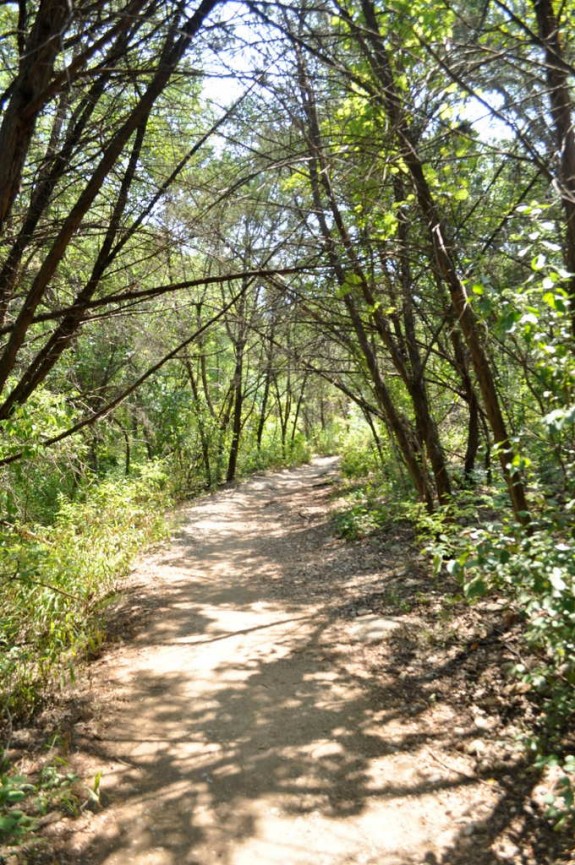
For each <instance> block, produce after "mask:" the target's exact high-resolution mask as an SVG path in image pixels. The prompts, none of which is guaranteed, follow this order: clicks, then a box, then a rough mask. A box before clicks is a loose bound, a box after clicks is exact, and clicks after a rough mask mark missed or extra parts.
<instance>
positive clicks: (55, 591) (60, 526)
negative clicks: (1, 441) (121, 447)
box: [0, 464, 169, 714]
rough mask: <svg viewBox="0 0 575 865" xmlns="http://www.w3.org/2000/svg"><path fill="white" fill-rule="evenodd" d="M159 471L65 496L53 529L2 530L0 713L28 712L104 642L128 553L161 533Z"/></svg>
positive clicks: (163, 484) (164, 499)
mask: <svg viewBox="0 0 575 865" xmlns="http://www.w3.org/2000/svg"><path fill="white" fill-rule="evenodd" d="M166 488H167V479H166V476H165V474H164V473H163V471H162V468H161V467H160V466H158V465H156V464H150V465H147V466H145V467H143V468H142V469H141V471H140V474H139V477H137V478H133V479H121V480H111V479H108V480H105V481H103V482H101V483H94V484H93V485H91V486H89V487H88V488H87V489H86V490H84V492H83V495H82V499H81V500H80V501H75V502H72V501H70V500H69V499H66V498H64V497H62V498H61V500H60V504H59V508H58V511H57V514H56V517H55V520H54V523H53V525H51V526H48V527H46V526H37V525H25V524H22V523H17V522H14V523H13V524H10V523H8V522H5V523H4V524H3V527H2V531H1V538H0V541H1V546H0V579H1V581H2V592H1V595H0V707H4V709H8V710H9V711H10V712H11V713H12V714H14V713H16V714H25V713H27V712H29V711H30V710H31V709H33V708H34V706H35V705H36V704H37V702H38V700H39V699H40V698H41V696H42V693H43V690H44V688H45V686H47V685H48V684H52V685H53V684H54V682H55V681H57V680H58V679H59V678H60V676H61V674H62V671H63V670H68V671H69V673H70V675H73V668H74V663H75V660H76V659H77V657H78V656H81V655H83V654H85V653H86V652H88V651H94V650H95V649H96V648H97V646H98V644H99V642H100V640H101V633H100V626H99V623H98V607H99V605H100V603H101V602H102V600H103V599H104V598H105V597H106V595H108V594H109V593H110V592H111V591H112V590H113V589H114V587H115V585H116V582H117V580H118V579H119V578H120V577H122V576H124V575H125V574H126V572H127V570H128V568H129V565H130V563H131V561H132V560H133V558H134V555H135V554H136V552H137V551H138V550H140V549H141V548H142V547H143V546H144V545H145V544H147V543H149V542H151V541H153V540H155V539H157V538H159V537H161V536H162V535H163V534H164V532H165V531H166V525H165V520H164V517H163V513H164V510H165V508H166V507H167V505H168V504H169V499H168V496H167V493H166Z"/></svg>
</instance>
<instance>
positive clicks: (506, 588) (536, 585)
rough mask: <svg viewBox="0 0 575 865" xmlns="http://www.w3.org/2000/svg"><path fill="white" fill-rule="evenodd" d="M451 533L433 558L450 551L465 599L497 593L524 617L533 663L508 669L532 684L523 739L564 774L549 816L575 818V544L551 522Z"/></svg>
mask: <svg viewBox="0 0 575 865" xmlns="http://www.w3.org/2000/svg"><path fill="white" fill-rule="evenodd" d="M452 528H453V527H452ZM447 533H448V534H445V533H444V534H442V535H441V536H438V538H439V539H438V541H437V545H436V550H435V551H436V556H439V557H440V556H441V554H442V553H443V557H444V558H445V550H446V549H448V550H449V551H450V556H451V558H450V560H449V562H448V564H447V569H448V571H449V572H450V573H451V574H452V575H454V576H457V577H459V579H460V580H461V582H462V584H463V589H464V593H465V595H466V597H467V598H468V599H469V600H470V601H473V600H475V599H476V598H479V597H482V596H484V595H486V594H487V593H489V592H491V591H497V592H498V593H500V594H503V595H505V596H506V597H507V598H509V599H510V600H511V601H512V603H513V606H514V608H515V609H516V610H517V612H518V613H519V614H520V615H521V616H522V618H523V620H524V625H523V639H524V641H525V645H526V648H527V649H529V652H528V661H526V662H519V663H517V664H516V665H515V666H514V668H513V670H512V671H511V672H512V674H514V675H515V676H517V677H519V678H520V679H521V680H522V681H523V682H524V683H525V684H526V685H528V686H529V688H530V691H531V693H532V695H533V698H534V700H536V701H537V704H538V705H539V706H540V710H541V714H540V718H539V721H538V723H537V725H536V726H535V728H533V729H532V730H530V731H528V732H527V733H526V737H525V744H526V746H527V747H528V749H529V750H530V751H531V753H532V754H533V759H534V762H535V763H536V764H537V765H539V766H541V767H542V766H554V767H556V768H557V769H559V770H561V771H562V777H561V780H560V782H559V785H558V787H557V790H556V792H555V793H554V794H553V796H551V797H550V803H551V805H552V807H551V811H550V813H551V815H552V816H554V817H556V818H557V819H558V820H559V821H561V822H565V821H567V820H569V819H571V818H573V817H574V816H575V809H574V789H575V788H574V786H573V774H574V771H575V764H574V763H573V758H572V756H569V755H565V753H564V748H563V742H564V736H565V731H566V730H568V729H569V727H570V725H571V724H572V721H573V718H574V717H575V541H574V540H573V538H572V537H571V536H570V535H569V534H567V533H566V532H564V531H563V530H561V529H558V528H557V525H556V524H553V523H549V522H545V523H540V524H539V525H531V526H530V527H528V528H526V527H524V526H518V525H517V524H515V523H511V522H509V523H493V524H488V525H484V526H483V527H481V528H478V527H473V528H468V529H464V530H463V531H460V532H459V533H454V532H453V530H451V532H449V528H448V529H447ZM446 539H447V541H448V543H447V545H446Z"/></svg>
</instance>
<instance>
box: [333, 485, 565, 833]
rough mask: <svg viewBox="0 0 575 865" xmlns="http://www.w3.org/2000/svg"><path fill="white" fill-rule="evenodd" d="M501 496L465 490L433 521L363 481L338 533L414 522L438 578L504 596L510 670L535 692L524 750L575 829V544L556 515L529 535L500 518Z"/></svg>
mask: <svg viewBox="0 0 575 865" xmlns="http://www.w3.org/2000/svg"><path fill="white" fill-rule="evenodd" d="M498 495H499V493H498V491H497V490H496V491H495V492H493V493H491V492H489V491H483V492H479V491H478V490H473V491H462V492H461V493H460V494H459V495H458V496H455V497H454V499H453V500H452V502H451V503H450V504H449V505H447V506H444V507H442V508H439V509H438V510H437V511H436V512H435V513H432V514H430V513H429V512H428V511H427V510H426V508H425V507H424V506H423V505H421V504H419V503H415V502H413V501H405V500H403V501H398V500H397V499H395V498H392V497H390V496H389V494H388V491H387V488H386V486H385V484H384V485H381V484H377V483H375V482H374V481H373V479H372V480H366V479H365V478H364V479H363V481H359V480H357V479H356V480H355V482H354V484H353V486H350V485H349V482H348V486H347V489H346V487H345V485H344V487H343V491H342V506H341V507H340V509H339V511H337V512H336V514H335V516H334V530H335V532H336V534H337V535H339V536H340V537H342V538H345V539H346V540H351V541H354V540H358V539H360V538H363V537H366V536H367V535H369V534H371V533H372V532H373V531H376V530H378V529H381V528H384V527H385V526H386V525H389V524H390V523H393V522H397V521H400V520H401V521H403V520H405V519H407V520H409V521H410V522H411V523H412V525H413V526H414V529H415V532H416V537H417V540H418V543H419V545H420V547H422V548H423V550H424V552H425V553H426V554H427V555H428V556H429V559H430V563H431V566H432V571H433V573H434V574H435V575H436V576H438V575H439V574H440V572H442V571H443V570H445V571H446V572H447V573H449V574H450V575H451V576H452V577H454V578H456V579H457V580H458V581H459V583H460V585H461V591H462V593H463V596H464V597H465V598H466V599H467V601H468V602H469V603H474V602H475V601H476V600H478V599H480V598H483V597H485V596H486V595H489V594H491V593H494V594H497V595H498V596H503V597H505V598H506V599H507V600H508V602H509V603H510V604H511V606H512V609H513V610H514V611H515V613H516V614H517V615H518V616H519V618H520V621H521V622H522V638H523V642H524V647H525V652H524V655H525V658H526V659H528V660H525V661H518V663H517V664H515V666H514V667H513V669H511V670H510V671H509V673H510V675H512V676H514V677H516V678H517V679H518V680H519V681H521V682H522V684H523V685H524V686H525V687H527V688H528V690H529V694H530V696H531V699H532V700H533V702H534V704H535V705H536V706H537V708H538V712H537V718H538V720H537V723H536V725H534V726H533V727H532V728H530V729H526V730H525V734H524V740H523V744H524V746H525V748H526V749H527V751H528V752H529V753H530V755H531V761H532V763H533V765H534V766H535V767H536V768H538V769H551V770H552V771H553V774H554V777H555V778H556V781H555V787H554V792H553V793H552V794H550V795H549V796H548V800H547V804H548V815H549V817H550V818H552V819H553V821H554V822H555V825H556V826H557V827H558V828H561V827H566V826H568V825H569V826H570V825H571V824H572V823H573V822H575V755H574V754H573V753H572V749H573V744H574V741H573V738H572V730H573V721H574V720H575V540H574V539H573V537H572V534H571V532H570V530H569V527H568V525H567V524H566V522H565V519H564V515H563V516H562V517H560V518H559V519H557V518H556V514H555V513H554V512H552V511H547V512H545V511H544V510H541V511H540V514H539V517H540V519H539V522H537V523H533V524H532V525H531V526H530V528H529V529H526V528H525V527H524V526H520V525H518V524H517V523H515V522H513V521H512V520H511V519H508V520H505V519H502V520H499V521H497V520H494V519H493V515H494V514H496V513H497V512H498V511H499V510H500V501H499V498H498Z"/></svg>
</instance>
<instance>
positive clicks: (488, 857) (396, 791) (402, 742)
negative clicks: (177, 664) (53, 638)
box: [60, 471, 567, 865]
mask: <svg viewBox="0 0 575 865" xmlns="http://www.w3.org/2000/svg"><path fill="white" fill-rule="evenodd" d="M303 477H304V479H305V478H309V479H310V483H313V482H314V480H315V481H316V482H317V477H318V476H317V473H314V472H313V471H309V472H308V474H307V475H304V476H303ZM301 482H302V474H301V473H300V474H299V475H298V476H297V479H296V481H295V482H294V481H293V477H292V475H290V476H289V477H287V476H286V479H285V481H283V482H282V481H281V480H280V481H279V482H277V483H276V486H273V485H270V486H269V487H267V488H266V489H265V490H262V493H263V492H266V494H268V493H269V495H270V499H269V501H271V502H272V504H269V506H268V507H264V508H262V501H259V502H254V501H253V500H252V501H251V502H250V500H249V496H247V495H244V494H242V493H241V489H240V491H237V492H234V498H235V499H236V500H237V505H238V507H241V509H242V513H243V514H244V516H246V517H249V519H251V520H253V521H254V522H255V523H257V525H254V526H253V527H252V528H250V529H248V530H246V531H245V532H244V533H243V534H242V535H241V537H238V538H237V540H236V541H235V542H234V557H235V562H236V563H237V565H234V574H233V577H232V575H229V574H225V573H222V577H223V578H229V579H228V582H225V581H224V580H222V582H218V580H216V579H214V580H213V581H210V580H209V579H206V578H205V576H204V575H203V570H205V569H208V568H212V569H213V568H214V567H216V568H218V567H219V566H220V565H222V566H223V567H224V570H225V567H226V563H227V562H229V555H230V553H229V546H228V545H229V535H228V528H229V530H230V531H231V530H232V528H233V526H232V523H233V520H230V521H227V520H226V519H225V518H224V517H223V516H222V515H219V516H218V527H219V528H218V531H212V530H210V529H209V526H208V527H207V528H206V529H205V530H204V529H202V518H203V517H202V507H204V510H205V512H206V519H207V515H208V514H209V502H208V503H207V504H206V505H205V506H203V505H200V506H199V507H198V508H197V509H195V512H196V513H197V514H199V516H198V526H199V529H198V533H197V534H195V533H194V530H193V529H186V530H185V531H183V532H182V533H181V540H180V543H179V546H178V548H177V551H176V553H175V554H174V553H173V552H171V553H170V554H168V555H167V556H164V559H163V561H158V567H159V566H160V565H161V566H162V567H166V566H168V567H169V568H173V569H174V571H175V572H179V571H182V576H181V578H180V577H179V576H175V578H174V581H173V582H172V584H171V585H170V586H169V590H167V591H166V593H165V594H164V595H163V596H162V598H161V599H159V601H158V602H157V603H156V604H155V611H154V615H153V619H151V620H150V621H149V622H148V625H147V627H146V628H145V629H140V630H139V631H138V632H137V633H135V634H134V635H133V637H132V638H131V641H130V642H131V643H132V645H136V646H138V645H146V646H150V645H151V646H154V647H159V648H163V647H167V648H168V650H170V651H172V650H177V647H178V646H182V649H184V648H185V649H186V650H187V649H189V648H190V646H192V647H197V649H198V651H199V652H204V651H208V650H209V649H210V645H211V644H219V648H220V649H221V650H222V651H223V650H224V649H225V646H226V643H227V642H228V641H229V644H230V647H229V653H228V654H226V653H225V651H224V653H223V654H222V655H221V656H219V660H218V661H217V663H216V664H215V666H213V668H211V669H210V670H208V673H205V681H203V680H202V675H204V672H203V670H202V667H201V664H199V663H198V671H197V674H195V673H194V671H193V670H192V671H190V670H189V669H186V670H180V671H178V670H174V669H172V670H171V671H168V672H163V673H161V674H156V673H154V672H153V671H152V670H145V669H144V670H139V671H138V673H137V675H136V676H135V677H134V679H133V681H131V682H130V684H129V686H128V687H127V693H126V698H127V699H128V700H129V703H130V705H131V707H132V708H133V713H134V714H135V716H136V717H135V718H134V719H133V721H132V722H131V723H128V724H127V725H126V729H125V731H124V730H122V729H121V728H120V732H119V733H118V732H116V733H115V734H112V735H110V737H109V738H105V739H103V740H102V741H97V740H91V741H90V742H89V743H85V742H83V743H82V748H83V750H84V751H86V750H89V751H90V752H91V753H92V755H94V756H95V757H96V758H98V760H99V761H101V763H102V765H106V763H109V761H110V759H111V755H112V759H113V758H114V757H115V758H117V759H118V760H119V761H120V762H121V765H122V773H121V777H119V778H118V784H117V786H116V787H115V788H114V789H112V790H110V791H109V792H108V793H107V794H106V798H105V801H104V805H103V814H104V815H105V813H106V810H107V809H108V808H110V807H111V806H120V807H122V808H124V809H125V812H126V814H130V813H131V808H132V806H134V808H135V810H134V811H133V813H134V815H135V816H134V818H133V821H131V822H130V823H129V824H122V822H121V821H119V822H118V824H117V825H115V828H112V829H108V831H107V832H106V834H104V835H100V836H99V837H97V838H95V839H94V840H93V841H92V842H91V844H90V846H89V847H88V848H87V849H84V850H83V853H82V857H81V861H82V862H86V863H92V865H108V863H109V862H110V863H114V865H115V863H116V862H118V863H119V862H122V863H124V862H125V863H130V862H135V863H138V865H139V863H144V862H146V863H147V862H149V863H152V865H205V863H206V861H208V857H209V862H210V863H211V862H221V863H222V865H231V863H232V862H233V863H234V865H235V863H236V861H237V862H240V861H241V862H243V861H244V860H241V859H236V853H237V850H238V849H241V847H242V845H243V844H245V843H246V842H248V841H249V839H252V838H255V837H256V836H257V835H258V833H259V831H260V825H261V821H262V819H263V818H264V817H266V819H268V820H270V825H271V826H272V831H271V834H270V836H269V837H267V838H266V839H265V845H266V846H265V851H266V852H265V859H261V860H260V861H259V862H254V865H272V863H276V862H277V863H278V865H280V863H281V865H297V863H299V862H300V861H301V862H308V861H311V860H308V859H307V858H305V857H306V855H307V854H308V852H309V851H307V850H306V849H305V847H302V845H301V836H297V838H290V837H288V836H287V835H286V834H285V820H286V818H292V819H295V820H297V819H298V818H299V817H301V816H303V815H307V816H308V817H312V818H313V819H314V820H317V821H318V826H319V825H321V826H322V827H324V828H323V829H322V831H325V821H326V820H329V821H332V823H331V824H330V825H331V829H330V831H331V832H333V834H334V837H335V836H337V834H338V832H339V831H340V827H341V825H342V821H345V820H347V819H348V818H350V817H354V816H357V817H361V816H362V815H365V814H366V812H367V811H368V810H369V807H370V805H372V804H373V803H374V802H376V801H386V802H387V803H389V804H390V806H393V808H395V811H393V812H392V811H391V810H390V811H389V814H393V813H394V814H395V817H394V818H393V819H391V820H390V824H389V826H388V827H386V832H387V838H388V842H386V843H387V846H386V847H385V849H383V850H382V849H379V850H377V851H373V857H372V858H365V857H364V858H362V859H359V858H358V859H355V858H354V859H351V858H349V850H348V851H347V852H346V853H345V855H344V854H341V858H339V857H337V856H336V855H335V854H334V855H333V858H329V853H326V856H325V857H324V858H321V857H320V858H318V860H317V861H318V865H323V863H330V865H344V863H351V862H352V861H353V862H354V863H355V862H358V863H359V862H360V861H361V863H362V865H408V863H416V862H417V863H421V862H425V863H428V865H496V863H501V865H509V862H510V859H509V857H508V856H501V857H500V856H498V855H496V854H495V853H494V852H493V850H492V849H491V845H492V843H493V842H494V841H495V839H496V838H497V837H498V836H499V835H500V833H501V832H502V831H503V830H504V829H505V828H506V827H507V825H508V824H509V821H510V819H515V818H514V817H510V805H511V804H513V807H514V808H515V811H513V814H514V815H517V809H520V808H521V803H522V802H524V801H525V799H526V798H527V799H528V797H529V793H530V790H531V788H532V786H533V785H534V783H535V780H536V779H534V778H533V777H532V776H527V775H526V776H523V775H521V774H520V772H521V771H522V769H523V767H522V766H521V765H520V764H518V763H516V764H514V766H513V767H512V768H511V769H510V766H509V765H508V764H505V765H501V766H496V767H493V766H491V767H489V769H485V772H484V773H483V770H477V771H475V772H469V771H467V770H466V771H460V770H458V769H457V767H455V768H452V767H443V768H441V767H437V766H436V767H435V771H430V764H429V754H430V752H431V753H433V752H435V751H443V750H445V749H447V750H449V751H451V750H453V748H454V743H455V738H456V737H455V733H454V731H453V729H452V726H451V725H445V726H444V727H439V728H437V725H436V726H435V727H434V728H433V729H430V728H429V727H427V726H426V725H425V724H423V723H419V721H420V718H419V716H420V715H423V714H424V713H425V712H426V711H427V709H428V708H429V705H430V694H431V692H432V689H433V688H434V687H436V683H437V681H438V680H439V679H441V677H449V676H450V671H449V670H448V669H444V668H442V667H441V666H439V665H435V666H434V665H433V664H430V665H429V669H428V670H427V671H426V673H425V675H421V676H414V677H411V678H410V680H409V684H408V687H405V688H404V687H403V685H402V684H400V681H399V679H395V680H393V678H392V679H387V680H386V679H385V678H382V679H381V680H380V681H378V676H377V674H376V675H374V676H373V677H372V678H366V677H365V675H362V674H361V673H360V672H357V673H355V672H353V671H352V670H350V668H349V664H347V663H346V645H345V644H344V643H342V644H338V642H337V639H336V640H335V642H334V624H337V618H336V617H337V610H336V608H335V607H334V604H339V605H341V601H342V598H343V597H344V596H345V591H346V586H347V584H348V582H349V573H348V572H347V571H343V570H342V571H341V572H339V571H337V569H335V568H334V567H333V560H332V557H331V548H329V547H327V546H325V544H327V543H328V541H329V540H330V533H329V527H328V524H327V522H326V520H325V517H323V518H321V519H320V520H316V521H315V522H314V524H313V525H304V526H302V525H301V518H300V515H299V511H298V508H299V507H300V499H301V501H305V496H306V495H307V492H306V491H305V490H304V491H303V492H301V490H300V487H301ZM262 483H265V482H263V481H262ZM294 497H295V501H294ZM263 501H264V504H265V501H266V499H265V497H264V499H263ZM262 510H263V513H264V514H266V516H265V517H262V516H261V514H262ZM236 518H237V512H236ZM278 523H279V524H280V525H278ZM286 527H287V529H289V530H287V529H286ZM268 529H269V531H268ZM202 531H205V537H204V538H203V540H202V542H201V548H200V549H201V561H197V560H196V561H194V563H193V565H191V564H190V561H191V558H192V557H193V556H194V555H195V549H194V548H195V544H196V538H197V536H198V534H201V533H202ZM274 532H276V533H277V534H276V535H274ZM271 537H273V545H272V542H271V540H270V538H271ZM322 545H324V546H323V547H322ZM303 550H307V551H314V550H315V551H316V553H317V561H315V563H314V565H313V567H314V581H315V583H316V585H315V591H314V594H313V596H312V597H310V592H309V589H308V588H306V587H305V586H303V587H301V589H300V583H299V582H298V580H299V579H300V569H301V566H302V562H301V552H302V551H303ZM357 564H358V567H359V568H361V567H362V563H361V561H358V563H357ZM370 567H371V566H370V565H369V566H368V565H366V567H365V573H369V572H370ZM381 581H382V585H385V574H384V575H382V577H381ZM266 587H267V589H268V592H267V594H266V595H264V590H265V589H266ZM414 591H417V589H414ZM306 595H307V600H306ZM288 599H289V602H288ZM294 599H295V600H294ZM319 599H321V600H323V602H324V603H325V604H327V607H328V608H329V607H330V606H331V607H332V612H331V613H330V614H328V615H319V614H318V607H317V604H318V600H319ZM278 600H281V601H282V610H283V612H282V611H280V610H279V609H278V610H275V609H273V604H274V603H275V602H277V601H278ZM262 604H263V607H264V612H266V615H267V616H270V614H271V620H269V621H268V620H267V619H266V620H262V621H258V616H259V615H260V614H261V608H262ZM266 605H267V606H266ZM270 606H271V607H272V609H271V611H270V609H269V607H270ZM244 619H245V622H244ZM226 623H227V624H226ZM253 637H258V638H259V637H261V643H257V644H255V645H254V647H253V650H252V651H251V653H249V654H248V655H247V656H246V657H244V656H242V654H241V652H237V651H236V647H237V646H238V645H241V644H239V643H237V641H238V640H241V639H243V638H246V639H247V638H253ZM234 641H236V647H235V646H234ZM392 645H393V644H392ZM392 660H393V659H392ZM401 664H402V660H401V657H398V658H397V665H398V672H399V667H400V666H401ZM191 679H193V680H194V684H193V686H192V687H191V685H190V682H191ZM434 683H435V685H434ZM115 729H116V731H117V729H118V728H117V726H116V727H115ZM150 729H152V730H161V731H162V735H158V736H149V735H148V736H146V735H141V736H139V735H138V731H139V730H150ZM470 735H471V733H470ZM418 759H419V760H420V761H421V762H420V764H418ZM510 773H511V774H512V776H513V777H512V778H511V780H510ZM482 783H483V784H485V783H488V784H489V785H490V787H489V790H490V797H491V799H490V803H491V804H490V807H489V810H488V812H486V813H483V814H482V816H481V818H480V819H479V818H478V816H477V814H475V813H470V814H468V815H467V817H468V823H474V824H475V825H474V828H473V834H466V831H467V830H466V829H465V827H459V828H458V829H456V830H455V831H453V832H452V834H451V840H450V842H449V844H447V845H444V846H443V850H444V852H443V853H442V854H441V855H439V854H437V853H435V852H433V849H432V847H431V845H430V846H429V849H428V852H427V853H426V852H425V851H426V848H425V846H423V855H422V854H421V849H422V848H421V845H420V847H419V858H413V856H412V854H410V853H407V852H405V851H406V848H408V847H409V844H408V843H406V842H409V839H406V837H405V832H406V831H408V829H409V825H410V824H409V815H410V809H411V807H412V805H411V804H410V803H413V802H414V800H415V799H420V800H422V801H429V802H431V801H432V800H433V799H434V798H436V797H437V796H440V795H443V796H447V795H448V794H449V793H450V791H453V792H455V791H457V790H460V789H462V788H468V789H469V790H470V791H473V794H472V796H471V799H470V803H471V804H472V805H473V803H474V802H475V803H476V802H478V801H480V799H481V792H480V791H481V786H482ZM103 785H104V790H105V789H106V778H105V777H104V781H103ZM494 787H495V789H496V791H497V795H496V794H495V793H494ZM446 801H447V800H446ZM274 821H276V823H277V832H274V831H273V826H274ZM338 821H339V822H338ZM459 822H461V820H460V821H459ZM312 825H313V824H312ZM118 827H119V828H118ZM361 831H363V830H361ZM517 831H518V832H519V831H520V830H517ZM282 832H283V833H284V834H281V833H282ZM425 837H426V836H425V835H422V842H424V839H425ZM520 842H521V838H520V837H518V838H517V844H518V847H519V846H520ZM328 848H329V844H328ZM358 849H359V848H358ZM146 851H148V852H146ZM539 853H540V856H541V858H540V859H537V860H536V861H537V862H538V863H539V865H543V863H547V862H551V861H552V860H551V859H550V858H546V857H549V856H551V851H550V850H549V849H547V850H542V851H539ZM146 857H148V858H146ZM60 861H61V862H62V863H64V862H69V863H73V862H78V861H80V860H74V859H66V858H65V856H64V858H62V859H61V860H60ZM512 861H513V862H514V865H515V863H517V865H519V863H523V862H524V861H525V862H527V861H528V860H526V859H525V860H523V859H522V858H517V859H513V860H512ZM565 861H567V860H565Z"/></svg>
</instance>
